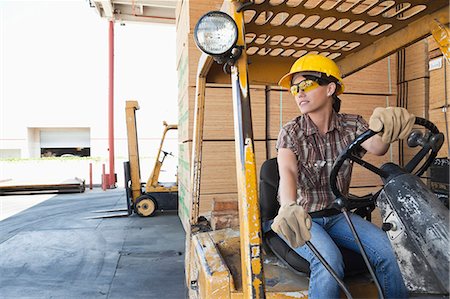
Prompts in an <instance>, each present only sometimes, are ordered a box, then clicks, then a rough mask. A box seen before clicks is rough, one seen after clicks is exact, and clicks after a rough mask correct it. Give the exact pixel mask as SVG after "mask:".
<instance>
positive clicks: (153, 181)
mask: <svg viewBox="0 0 450 299" xmlns="http://www.w3.org/2000/svg"><path fill="white" fill-rule="evenodd" d="M163 125H164V131H163V135H162V138H161V143H160V145H159V149H158V154H157V155H156V161H155V166H154V167H153V171H152V174H151V175H150V177H149V178H148V181H147V184H146V186H145V189H146V192H152V191H154V190H155V189H156V188H158V185H159V184H158V178H159V173H160V172H161V167H162V164H163V162H164V159H165V158H166V156H167V155H171V153H167V152H165V151H163V150H162V147H163V144H164V140H165V138H166V134H167V132H168V131H170V130H177V129H178V126H177V125H168V124H167V123H166V122H165V121H164V122H163ZM161 153H162V155H161Z"/></svg>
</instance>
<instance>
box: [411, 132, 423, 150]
mask: <svg viewBox="0 0 450 299" xmlns="http://www.w3.org/2000/svg"><path fill="white" fill-rule="evenodd" d="M418 145H423V133H422V132H421V131H419V130H414V131H412V132H411V133H410V134H409V136H408V146H409V147H416V146H418Z"/></svg>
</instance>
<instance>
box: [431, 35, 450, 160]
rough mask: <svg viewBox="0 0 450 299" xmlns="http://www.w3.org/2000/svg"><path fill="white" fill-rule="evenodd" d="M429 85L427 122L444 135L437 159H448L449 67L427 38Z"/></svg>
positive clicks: (434, 43)
mask: <svg viewBox="0 0 450 299" xmlns="http://www.w3.org/2000/svg"><path fill="white" fill-rule="evenodd" d="M428 51H429V54H428V57H429V59H430V61H429V64H428V65H429V72H430V85H429V99H430V100H429V112H428V114H429V120H430V121H431V122H433V123H434V124H435V125H436V126H437V127H438V129H439V131H440V132H442V133H443V134H444V137H445V141H444V145H443V146H442V148H441V150H440V151H439V153H438V157H442V158H443V157H449V156H450V155H449V147H448V137H449V136H448V122H449V115H448V112H447V111H448V107H449V106H448V104H449V103H448V96H449V95H450V65H449V63H448V61H447V60H446V59H445V57H443V55H442V52H441V51H440V50H439V47H438V45H437V43H436V41H435V40H434V38H433V37H429V38H428Z"/></svg>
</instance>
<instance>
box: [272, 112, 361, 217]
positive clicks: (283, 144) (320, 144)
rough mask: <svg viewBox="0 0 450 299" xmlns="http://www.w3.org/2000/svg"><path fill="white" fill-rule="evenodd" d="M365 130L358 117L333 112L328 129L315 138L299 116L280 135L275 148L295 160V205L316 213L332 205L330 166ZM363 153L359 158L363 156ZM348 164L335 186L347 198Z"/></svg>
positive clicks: (307, 122) (315, 132)
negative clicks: (292, 155)
mask: <svg viewBox="0 0 450 299" xmlns="http://www.w3.org/2000/svg"><path fill="white" fill-rule="evenodd" d="M368 128H369V125H368V124H367V122H366V121H365V120H364V119H363V118H362V117H361V116H359V115H354V114H338V113H336V112H334V111H333V114H332V119H331V124H330V128H329V129H328V132H327V133H326V134H325V135H321V134H319V131H318V128H317V126H316V125H315V124H314V123H313V122H312V121H311V119H310V118H309V116H308V115H307V114H306V115H300V116H298V117H297V118H295V119H293V120H292V121H290V122H288V123H287V124H286V125H284V126H283V128H282V129H281V131H280V134H279V136H278V141H277V145H276V148H277V150H278V149H280V148H288V149H290V150H292V151H293V152H294V154H295V155H296V157H297V169H298V175H297V203H298V204H300V205H301V206H303V207H304V208H305V210H306V211H308V212H314V211H320V210H323V209H325V208H327V207H329V205H330V204H332V203H333V201H334V195H333V193H332V192H331V188H330V173H331V169H332V167H333V163H334V161H335V160H336V158H337V157H338V155H339V153H340V152H342V151H343V150H344V149H345V148H346V147H347V146H348V145H349V144H350V143H351V142H352V141H353V140H354V139H355V138H356V137H357V136H358V135H360V134H362V133H363V132H365V131H366V130H367V129H368ZM364 153H365V151H364V150H363V151H362V152H361V153H359V154H360V156H362V155H364ZM352 166H353V165H352V161H349V160H346V161H345V162H344V164H343V165H342V168H341V170H340V171H339V173H338V176H337V186H338V188H339V190H341V192H342V194H344V195H347V194H348V191H349V187H350V179H351V175H352Z"/></svg>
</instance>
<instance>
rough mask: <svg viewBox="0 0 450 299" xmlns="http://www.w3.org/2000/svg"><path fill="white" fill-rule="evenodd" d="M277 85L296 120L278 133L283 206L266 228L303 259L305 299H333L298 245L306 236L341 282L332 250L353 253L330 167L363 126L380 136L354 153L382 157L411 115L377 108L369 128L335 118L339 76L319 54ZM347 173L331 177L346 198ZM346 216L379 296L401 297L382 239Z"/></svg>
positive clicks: (329, 281) (320, 269) (324, 274)
mask: <svg viewBox="0 0 450 299" xmlns="http://www.w3.org/2000/svg"><path fill="white" fill-rule="evenodd" d="M279 85H281V86H283V87H286V88H290V90H291V93H292V94H293V95H294V97H295V101H296V103H297V105H298V107H299V109H300V111H301V113H302V115H300V116H298V117H297V118H295V119H293V120H292V121H290V122H288V123H287V124H286V125H284V126H283V128H282V129H281V132H280V134H279V136H278V141H277V146H276V147H277V150H278V158H277V160H278V167H279V171H280V183H279V200H280V206H281V207H280V210H279V211H278V215H277V217H275V219H274V222H273V224H272V225H271V227H272V230H273V231H275V232H276V233H277V234H278V235H280V236H281V237H282V238H283V239H284V240H285V241H287V242H288V243H289V244H290V246H291V247H292V248H293V249H294V250H295V251H296V252H297V253H298V254H299V255H300V256H302V257H303V258H304V259H306V260H307V261H309V263H310V269H311V275H310V283H309V298H312V299H315V298H319V299H324V298H327V299H328V298H339V286H338V284H337V283H336V281H335V280H334V278H333V277H332V276H331V274H330V273H329V272H328V271H327V270H326V268H325V267H324V266H323V265H322V263H321V262H320V261H319V260H318V259H317V258H316V256H315V255H314V254H313V253H312V252H311V250H310V249H309V247H308V246H306V245H304V241H307V240H309V239H310V240H311V243H312V244H313V245H314V246H315V247H316V248H317V250H318V251H319V252H320V253H321V254H322V255H323V256H324V258H325V260H326V261H327V262H328V263H329V264H330V265H331V267H332V268H333V269H334V270H335V271H336V273H337V274H338V276H339V277H341V278H342V277H343V276H344V264H343V260H342V256H341V253H340V251H339V249H338V247H337V246H341V247H346V248H349V249H351V250H354V251H356V252H359V249H358V247H357V244H356V243H355V241H354V237H353V235H352V233H351V231H350V228H349V226H348V224H347V222H346V220H345V217H344V215H343V214H342V213H339V211H338V210H335V209H330V207H331V204H332V203H333V201H334V199H335V198H334V196H333V193H332V192H331V189H330V185H329V177H330V172H331V168H332V165H333V163H334V161H335V159H336V158H337V156H338V155H339V153H340V152H341V151H342V150H344V149H345V148H346V147H347V146H348V145H349V144H350V143H351V142H352V141H353V140H354V139H355V137H356V136H358V135H360V134H361V133H363V132H364V131H366V130H367V129H369V128H370V129H372V130H374V131H376V132H380V131H381V130H382V131H383V133H382V136H379V135H375V136H374V137H372V138H370V139H368V140H367V141H365V142H364V143H363V144H362V147H363V150H362V151H361V153H360V155H361V156H362V155H363V154H364V153H365V152H366V151H368V152H370V153H372V154H375V155H383V154H385V153H386V152H387V150H388V148H389V144H390V143H391V142H393V141H395V140H397V139H402V138H405V137H406V136H407V135H408V134H409V132H410V131H411V128H412V126H413V124H414V121H415V117H414V116H413V115H411V114H409V113H408V112H407V111H406V110H405V109H403V108H399V107H388V108H376V109H375V110H374V112H373V114H372V116H371V118H370V120H369V125H368V124H367V122H366V121H365V120H364V119H363V118H362V117H361V116H359V115H353V114H344V113H342V114H341V113H339V109H340V99H339V98H338V97H337V96H338V95H339V94H341V93H343V91H344V84H343V82H342V79H341V75H340V71H339V68H338V67H337V65H336V64H335V63H334V62H333V61H332V60H331V59H329V58H326V57H324V56H321V55H305V56H303V57H301V58H299V59H298V60H297V61H296V62H295V63H294V64H293V65H292V68H291V70H290V72H289V73H288V74H286V75H285V76H283V77H282V78H281V80H280V82H279ZM360 105H364V103H360ZM380 134H381V133H380ZM351 170H352V165H351V163H350V162H345V164H344V166H343V167H342V168H341V171H340V172H339V174H338V178H337V183H338V188H339V189H340V190H341V192H342V193H343V194H345V195H347V194H348V191H349V186H350V178H351V172H352V171H351ZM305 211H306V212H307V213H305ZM308 213H310V214H311V216H312V221H311V219H310V218H309V217H310V216H309V215H308ZM350 217H351V220H352V221H353V223H354V225H355V227H356V231H357V233H358V235H359V237H360V239H361V243H362V245H363V247H364V249H365V251H366V253H367V255H368V258H369V261H370V263H371V265H372V266H373V267H374V269H375V274H376V276H377V278H378V281H379V282H380V285H381V288H382V290H383V293H384V296H385V297H386V298H405V297H407V290H406V287H405V285H404V282H403V279H402V275H401V272H400V269H399V267H398V264H397V260H396V257H395V255H394V252H393V250H392V248H391V245H390V242H389V240H388V238H387V236H386V234H385V233H384V232H383V231H382V230H381V229H379V228H378V227H377V226H375V225H374V224H372V223H370V222H369V221H366V220H364V219H363V218H361V217H360V216H358V215H356V214H350Z"/></svg>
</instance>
